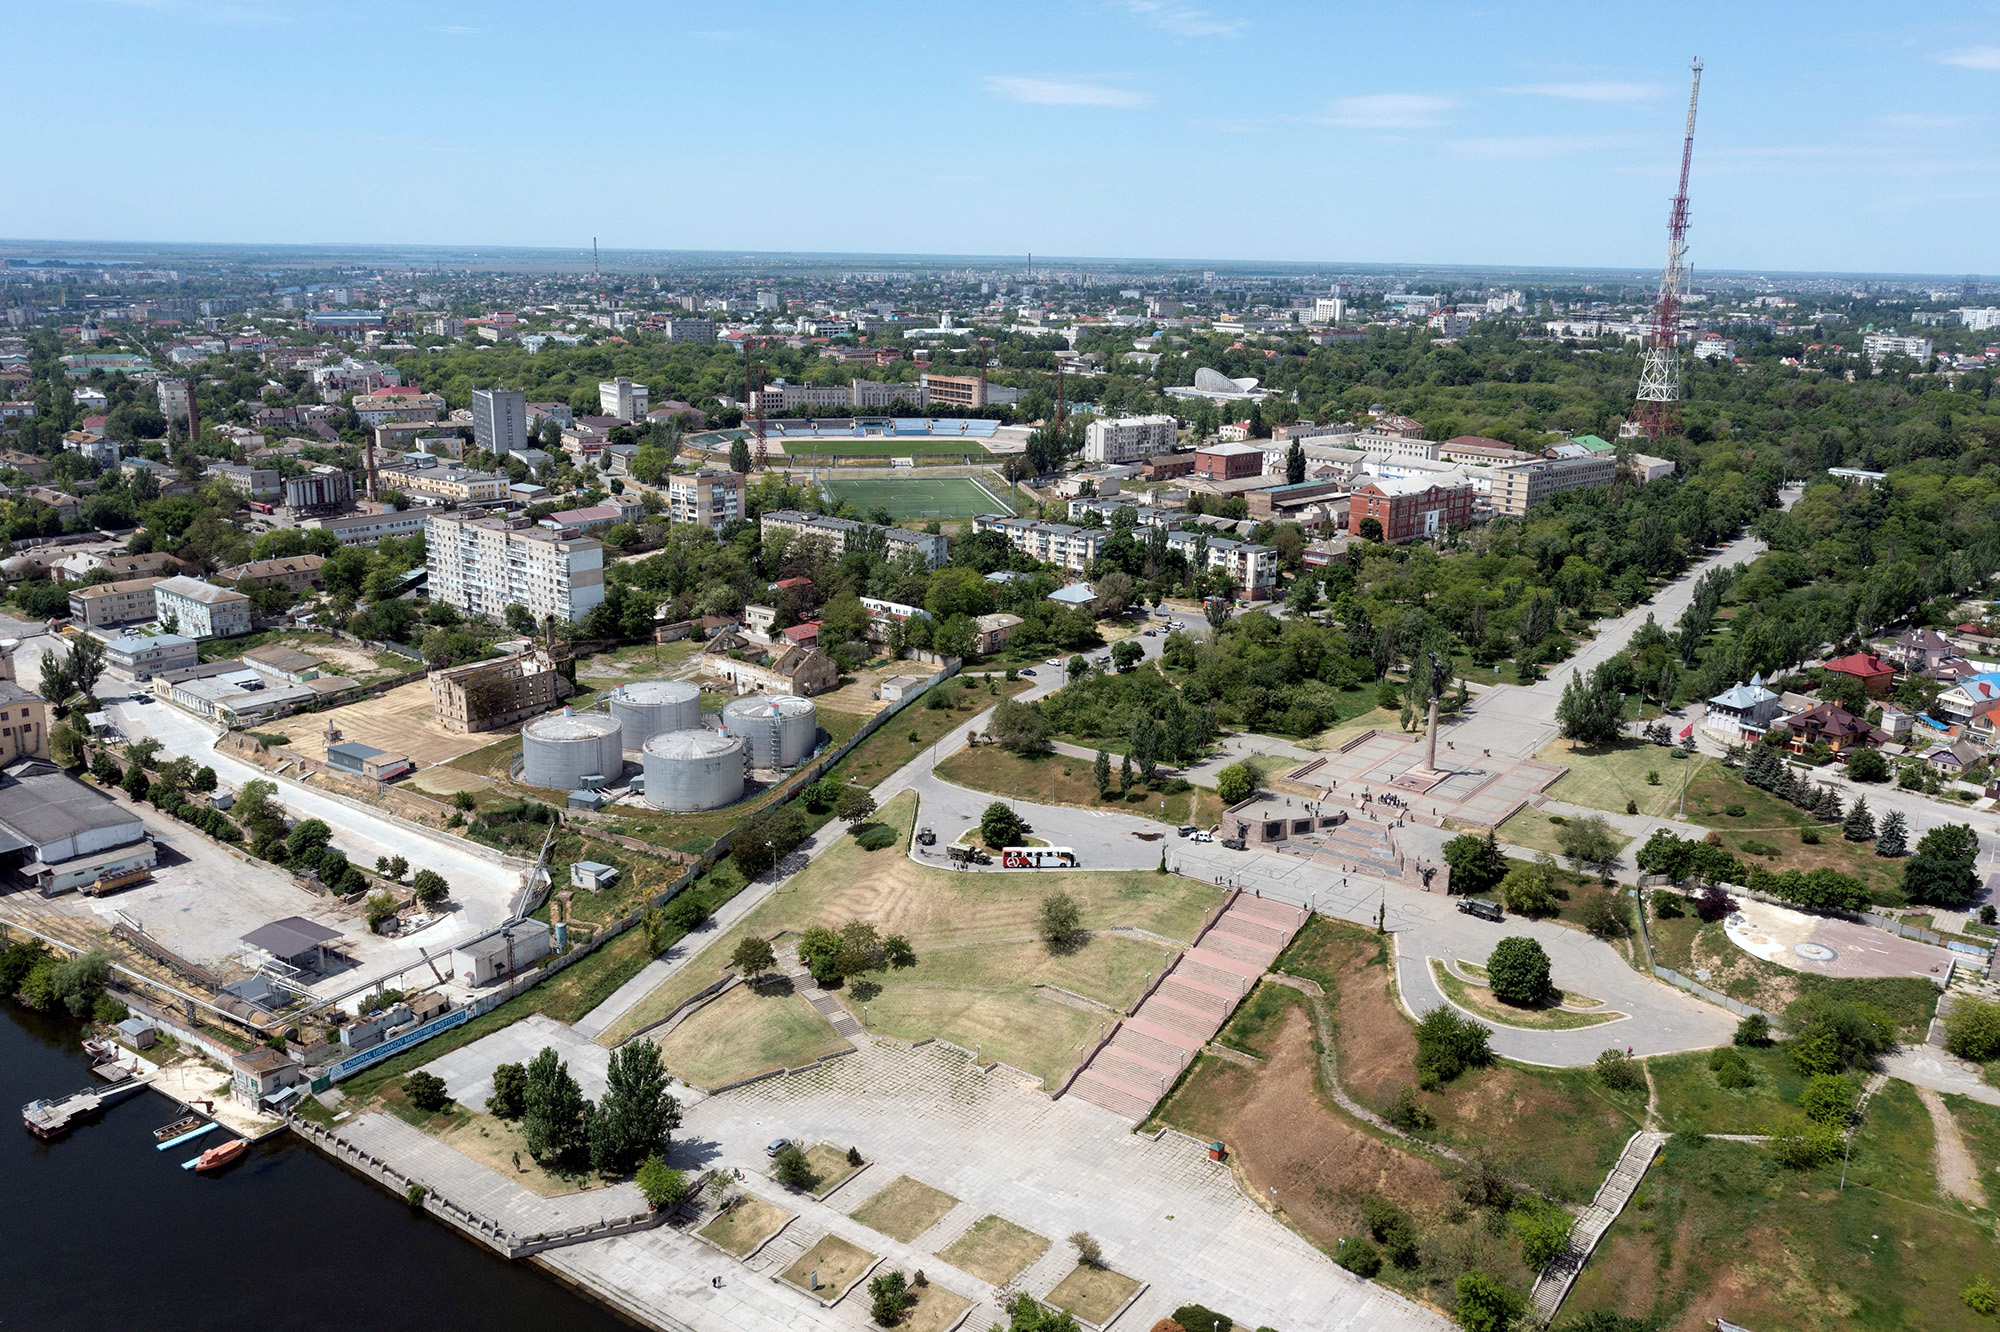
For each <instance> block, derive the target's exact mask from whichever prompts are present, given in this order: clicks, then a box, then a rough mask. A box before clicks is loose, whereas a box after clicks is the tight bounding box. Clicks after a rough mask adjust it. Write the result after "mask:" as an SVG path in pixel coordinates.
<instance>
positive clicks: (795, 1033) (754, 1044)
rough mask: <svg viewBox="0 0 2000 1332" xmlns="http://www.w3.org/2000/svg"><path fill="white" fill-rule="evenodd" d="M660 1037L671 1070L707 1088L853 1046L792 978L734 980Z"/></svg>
mask: <svg viewBox="0 0 2000 1332" xmlns="http://www.w3.org/2000/svg"><path fill="white" fill-rule="evenodd" d="M657 1043H658V1045H659V1047H660V1060H661V1062H662V1063H664V1064H665V1065H666V1066H667V1069H668V1071H670V1072H671V1073H673V1075H674V1076H675V1077H678V1078H680V1079H681V1080H682V1081H684V1082H687V1083H690V1084H692V1085H694V1086H696V1087H701V1088H704V1089H708V1088H714V1087H720V1086H723V1085H725V1084H728V1083H733V1082H741V1081H742V1080H743V1079H745V1078H750V1077H755V1076H756V1075H757V1074H759V1073H768V1072H770V1071H771V1070H772V1069H778V1068H799V1067H801V1066H803V1065H806V1064H809V1063H811V1062H812V1061H813V1060H815V1059H818V1058H819V1057H820V1056H822V1055H829V1054H834V1053H837V1052H839V1051H842V1050H847V1049H851V1048H852V1047H851V1046H849V1044H848V1043H847V1041H845V1040H844V1039H842V1038H841V1036H840V1035H839V1034H838V1033H836V1032H835V1031H834V1029H833V1028H832V1027H831V1026H830V1025H828V1023H827V1020H826V1019H825V1018H823V1017H821V1016H820V1015H819V1014H818V1013H817V1012H815V1011H814V1010H813V1006H812V1005H811V1004H809V1003H807V1002H806V1000H805V996H803V995H801V994H798V993H796V992H795V991H794V990H793V989H792V987H791V985H790V983H789V982H778V983H775V984H771V985H760V986H750V985H738V986H735V987H733V988H732V989H730V990H729V991H728V992H727V993H725V994H723V995H721V996H719V997H717V998H715V999H712V1000H710V1001H709V1002H708V1003H706V1004H704V1005H702V1007H700V1008H698V1009H696V1010H695V1011H694V1013H693V1014H692V1015H690V1016H689V1017H687V1018H686V1019H685V1020H683V1021H682V1022H681V1024H680V1025H679V1026H678V1027H675V1028H674V1029H673V1030H672V1031H670V1032H668V1033H667V1034H666V1035H664V1036H661V1037H659V1038H658V1041H657Z"/></svg>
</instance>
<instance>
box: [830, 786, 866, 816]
mask: <svg viewBox="0 0 2000 1332" xmlns="http://www.w3.org/2000/svg"><path fill="white" fill-rule="evenodd" d="M833 812H834V817H835V818H837V819H839V820H840V821H841V822H842V823H846V824H855V823H859V822H861V821H862V820H863V819H865V818H867V817H869V816H870V815H872V814H873V813H874V812H875V797H874V796H873V795H872V794H870V793H869V790H868V788H867V787H865V786H842V787H841V788H840V794H839V796H838V797H837V798H836V799H835V801H834V806H833Z"/></svg>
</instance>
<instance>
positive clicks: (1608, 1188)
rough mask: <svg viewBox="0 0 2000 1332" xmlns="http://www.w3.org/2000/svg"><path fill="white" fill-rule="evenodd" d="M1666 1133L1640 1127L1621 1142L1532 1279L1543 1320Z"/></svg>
mask: <svg viewBox="0 0 2000 1332" xmlns="http://www.w3.org/2000/svg"><path fill="white" fill-rule="evenodd" d="M1666 1141H1667V1135H1666V1134H1664V1133H1654V1132H1650V1131H1645V1130H1641V1131H1640V1132H1638V1133H1634V1134H1633V1135H1632V1137H1631V1139H1630V1141H1628V1142H1627V1143H1626V1144H1625V1150H1624V1152H1622V1153H1621V1154H1620V1155H1619V1157H1618V1162H1617V1164H1616V1165H1614V1166H1612V1167H1611V1173H1610V1174H1609V1175H1606V1176H1605V1177H1604V1183H1603V1184H1601V1185H1599V1186H1598V1189H1597V1196H1596V1197H1595V1198H1593V1199H1591V1201H1590V1206H1588V1207H1586V1208H1584V1209H1583V1213H1582V1215H1580V1216H1578V1217H1577V1219H1576V1228H1575V1229H1574V1230H1572V1231H1571V1232H1570V1237H1569V1244H1568V1246H1567V1247H1566V1248H1564V1250H1563V1251H1562V1252H1561V1253H1560V1254H1558V1255H1556V1257H1555V1258H1553V1259H1551V1260H1550V1262H1549V1265H1548V1266H1547V1267H1544V1268H1543V1269H1542V1272H1541V1275H1540V1276H1538V1277H1536V1278H1535V1290H1534V1294H1533V1296H1532V1297H1531V1300H1532V1302H1533V1304H1534V1306H1535V1313H1536V1315H1537V1316H1539V1317H1540V1318H1541V1319H1542V1320H1543V1321H1544V1322H1551V1321H1553V1320H1554V1319H1555V1316H1556V1311H1557V1310H1558V1309H1560V1308H1562V1302H1563V1300H1564V1298H1565V1297H1567V1296H1568V1295H1569V1288H1570V1287H1571V1286H1573V1285H1575V1284H1576V1278H1577V1274H1578V1273H1579V1272H1581V1271H1583V1265H1584V1264H1585V1263H1586V1262H1589V1261H1590V1255H1591V1253H1592V1252H1593V1251H1594V1250H1595V1249H1596V1248H1597V1242H1598V1241H1599V1240H1601V1239H1603V1238H1604V1232H1605V1231H1607V1230H1609V1229H1611V1223H1612V1222H1613V1221H1616V1220H1617V1219H1618V1214H1619V1213H1620V1212H1622V1211H1624V1210H1625V1204H1626V1203H1628V1202H1630V1201H1632V1195H1633V1193H1635V1192H1636V1191H1637V1190H1638V1188H1639V1181H1640V1180H1642V1179H1644V1178H1645V1177H1646V1171H1647V1169H1648V1168H1649V1167H1650V1166H1651V1165H1652V1164H1653V1158H1654V1157H1655V1156H1658V1155H1659V1154H1660V1148H1661V1147H1663V1146H1665V1145H1666Z"/></svg>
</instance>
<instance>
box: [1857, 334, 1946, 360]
mask: <svg viewBox="0 0 2000 1332" xmlns="http://www.w3.org/2000/svg"><path fill="white" fill-rule="evenodd" d="M1861 351H1862V354H1863V355H1865V356H1870V357H1873V358H1875V359H1877V360H1880V359H1881V358H1882V357H1884V356H1907V357H1909V358H1910V359H1911V360H1913V361H1919V362H1924V363H1928V362H1929V361H1930V359H1931V340H1930V339H1929V338H1914V337H1912V338H1902V337H1897V336H1896V335H1894V334H1892V333H1865V334H1863V335H1862V337H1861Z"/></svg>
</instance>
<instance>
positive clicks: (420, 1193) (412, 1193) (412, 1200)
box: [403, 1184, 429, 1209]
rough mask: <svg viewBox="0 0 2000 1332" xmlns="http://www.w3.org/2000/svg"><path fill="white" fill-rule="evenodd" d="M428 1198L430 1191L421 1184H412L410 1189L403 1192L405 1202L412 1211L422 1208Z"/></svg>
mask: <svg viewBox="0 0 2000 1332" xmlns="http://www.w3.org/2000/svg"><path fill="white" fill-rule="evenodd" d="M427 1196H429V1195H428V1191H427V1190H426V1189H425V1188H424V1186H423V1185H421V1184H412V1185H410V1187H409V1188H408V1189H405V1190H404V1191H403V1201H404V1202H406V1203H408V1204H409V1205H410V1206H411V1208H412V1209H416V1208H420V1207H422V1206H423V1205H424V1199H425V1198H426V1197H427Z"/></svg>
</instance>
